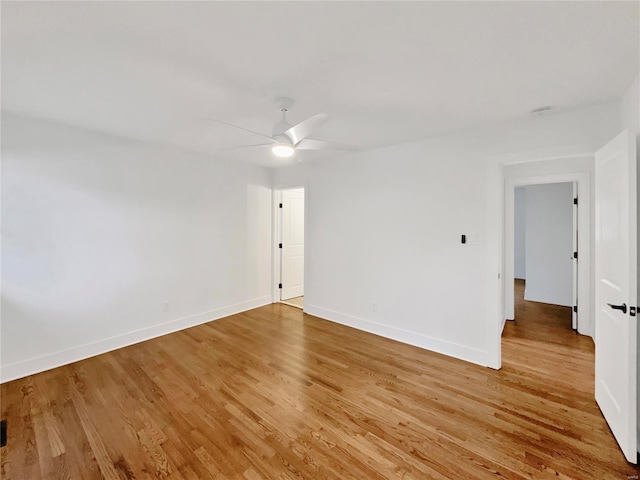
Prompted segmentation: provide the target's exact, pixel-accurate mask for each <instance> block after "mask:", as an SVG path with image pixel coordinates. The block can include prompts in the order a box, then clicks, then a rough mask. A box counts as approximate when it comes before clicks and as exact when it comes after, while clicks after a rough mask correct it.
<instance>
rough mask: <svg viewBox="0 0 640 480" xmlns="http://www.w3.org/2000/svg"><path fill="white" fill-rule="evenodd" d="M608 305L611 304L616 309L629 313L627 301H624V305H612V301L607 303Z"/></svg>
mask: <svg viewBox="0 0 640 480" xmlns="http://www.w3.org/2000/svg"><path fill="white" fill-rule="evenodd" d="M607 305H609V306H610V307H611V308H613V309H614V310H622V313H627V304H626V303H623V304H622V305H612V304H610V303H607Z"/></svg>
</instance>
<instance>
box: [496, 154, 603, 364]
mask: <svg viewBox="0 0 640 480" xmlns="http://www.w3.org/2000/svg"><path fill="white" fill-rule="evenodd" d="M593 155H594V150H593V146H592V145H590V144H574V145H561V146H556V147H549V148H543V149H540V150H530V151H520V152H507V153H498V154H493V155H489V156H488V157H487V159H486V161H487V164H488V165H487V171H486V190H485V196H486V216H487V222H486V236H487V244H488V245H490V246H492V247H490V248H489V249H488V250H487V256H486V264H487V277H486V284H485V285H486V288H485V290H486V292H485V294H486V297H487V299H488V300H489V301H488V303H487V311H486V325H487V330H486V332H487V360H486V364H487V366H488V367H489V368H493V369H496V370H499V369H500V368H501V367H502V331H503V328H504V323H505V316H504V286H503V285H504V282H503V279H504V271H505V268H504V260H505V254H504V229H505V225H504V180H505V177H504V171H503V170H504V167H505V166H508V165H513V164H517V163H530V162H540V161H545V160H561V159H564V160H571V159H577V158H585V157H593ZM583 231H584V230H583Z"/></svg>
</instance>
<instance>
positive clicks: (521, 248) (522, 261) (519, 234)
mask: <svg viewBox="0 0 640 480" xmlns="http://www.w3.org/2000/svg"><path fill="white" fill-rule="evenodd" d="M526 192H527V191H526V188H525V187H516V189H515V193H514V222H513V225H514V232H513V253H514V275H515V278H520V279H526V278H527V255H526V247H527V236H526V232H527V228H526V225H527V221H526V214H527V203H526V202H527V194H526Z"/></svg>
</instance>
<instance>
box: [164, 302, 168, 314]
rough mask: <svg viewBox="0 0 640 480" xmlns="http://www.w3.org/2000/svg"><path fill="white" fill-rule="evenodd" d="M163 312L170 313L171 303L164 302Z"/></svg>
mask: <svg viewBox="0 0 640 480" xmlns="http://www.w3.org/2000/svg"><path fill="white" fill-rule="evenodd" d="M162 311H164V312H168V311H169V302H164V303H163V304H162Z"/></svg>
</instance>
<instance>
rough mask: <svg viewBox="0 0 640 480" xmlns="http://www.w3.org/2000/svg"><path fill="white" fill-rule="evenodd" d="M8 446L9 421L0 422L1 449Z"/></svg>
mask: <svg viewBox="0 0 640 480" xmlns="http://www.w3.org/2000/svg"><path fill="white" fill-rule="evenodd" d="M6 444H7V421H6V420H2V422H0V447H4V446H5V445H6Z"/></svg>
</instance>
